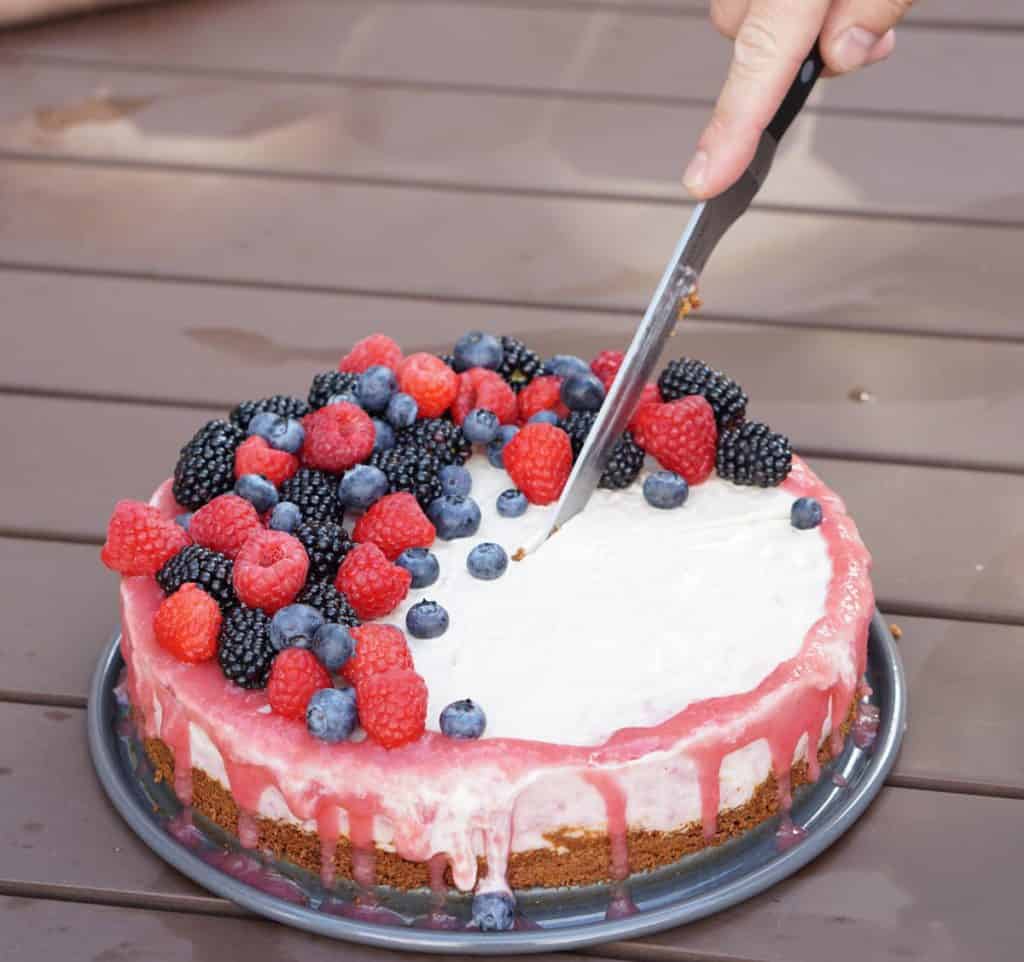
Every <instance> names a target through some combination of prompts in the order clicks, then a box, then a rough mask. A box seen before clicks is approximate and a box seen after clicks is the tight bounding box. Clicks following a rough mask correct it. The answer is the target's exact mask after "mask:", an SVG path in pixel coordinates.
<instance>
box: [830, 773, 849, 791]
mask: <svg viewBox="0 0 1024 962" xmlns="http://www.w3.org/2000/svg"><path fill="white" fill-rule="evenodd" d="M832 784H833V785H838V786H839V787H840V788H849V787H850V783H849V782H848V781H847V780H846V776H845V775H844V774H843V773H842V772H833V773H832Z"/></svg>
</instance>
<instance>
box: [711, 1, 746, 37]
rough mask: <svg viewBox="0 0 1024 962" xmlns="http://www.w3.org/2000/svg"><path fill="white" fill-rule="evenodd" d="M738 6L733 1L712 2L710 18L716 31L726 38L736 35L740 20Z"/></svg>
mask: <svg viewBox="0 0 1024 962" xmlns="http://www.w3.org/2000/svg"><path fill="white" fill-rule="evenodd" d="M736 8H737V4H736V3H735V2H733V0H711V10H710V17H711V23H712V24H713V25H714V27H715V29H716V30H717V31H718V32H719V33H720V34H723V35H724V36H726V37H734V36H735V35H736V25H737V22H738V20H739V17H738V15H737V9H736Z"/></svg>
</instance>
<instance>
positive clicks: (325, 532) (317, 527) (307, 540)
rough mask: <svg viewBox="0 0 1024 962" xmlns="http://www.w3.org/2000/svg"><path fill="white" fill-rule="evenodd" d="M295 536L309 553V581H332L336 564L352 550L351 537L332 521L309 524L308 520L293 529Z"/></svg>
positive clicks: (336, 570)
mask: <svg viewBox="0 0 1024 962" xmlns="http://www.w3.org/2000/svg"><path fill="white" fill-rule="evenodd" d="M295 537H296V538H298V539H299V541H301V542H302V546H303V547H304V548H305V549H306V554H307V555H309V578H310V580H311V581H333V580H334V578H335V577H336V575H337V574H338V565H340V564H341V562H342V559H343V558H344V557H345V555H347V554H348V553H349V551H351V550H352V539H351V538H350V537H349V536H348V532H347V531H346V530H345V529H344V528H343V527H342V526H341V525H340V524H335V523H334V522H332V521H327V522H325V523H323V524H310V523H309V522H308V521H307V522H305V523H304V524H301V525H299V527H298V528H296V529H295Z"/></svg>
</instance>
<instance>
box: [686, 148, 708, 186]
mask: <svg viewBox="0 0 1024 962" xmlns="http://www.w3.org/2000/svg"><path fill="white" fill-rule="evenodd" d="M707 179H708V152H707V151H706V150H698V151H697V153H695V154H694V155H693V159H692V160H691V161H690V164H689V166H688V167H687V168H686V173H685V174H683V184H684V186H685V187H686V189H687V190H688V191H689V192H690V193H691V194H700V193H701V192H702V191H703V190H704V185H705V184H706V183H707Z"/></svg>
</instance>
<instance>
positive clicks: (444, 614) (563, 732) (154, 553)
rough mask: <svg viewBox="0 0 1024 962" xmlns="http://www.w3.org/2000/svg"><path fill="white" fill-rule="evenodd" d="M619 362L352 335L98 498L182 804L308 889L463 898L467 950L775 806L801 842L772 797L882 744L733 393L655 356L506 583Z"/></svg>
mask: <svg viewBox="0 0 1024 962" xmlns="http://www.w3.org/2000/svg"><path fill="white" fill-rule="evenodd" d="M621 362H622V355H621V353H620V352H616V351H603V352H601V353H600V354H599V355H598V356H597V357H595V358H594V359H593V361H592V362H590V363H588V362H586V361H585V360H583V359H580V358H577V357H574V356H572V355H557V356H555V357H553V358H551V359H549V360H548V361H546V362H545V361H542V360H541V359H540V357H539V356H538V355H537V354H536V353H535V352H533V351H531V350H530V349H529V348H528V347H527V346H526V345H524V344H523V343H522V342H520V341H518V340H516V339H515V338H512V337H508V336H505V337H497V336H494V335H490V334H487V333H485V332H479V331H476V332H470V333H469V334H467V335H465V336H464V337H462V338H460V339H459V341H458V342H457V343H456V345H455V346H454V349H453V351H452V354H451V355H450V356H447V355H445V356H437V355H433V354H426V353H414V354H410V355H407V356H406V355H404V354H403V352H402V350H401V348H400V346H399V345H397V344H396V343H395V342H394V341H393V340H392V339H391V338H389V337H387V336H386V335H373V336H371V337H368V338H365V339H364V340H362V341H360V342H359V343H357V344H356V345H355V346H354V347H353V348H352V350H351V351H349V352H348V353H347V354H346V355H345V356H344V357H343V358H342V359H341V361H340V362H339V367H338V370H337V371H327V372H323V373H320V374H317V375H315V376H314V377H313V380H312V383H311V386H310V390H309V393H308V397H307V398H305V399H304V398H300V397H290V396H286V395H272V396H268V397H266V398H264V399H262V400H253V401H243V402H241V403H240V404H239V405H238V406H237V407H236V408H235V409H234V410H233V411H232V412H231V414H230V416H229V418H228V419H227V420H215V421H211V422H209V423H208V424H207V425H205V426H203V427H201V428H200V429H199V430H198V431H197V433H196V435H195V436H194V437H193V438H192V439H191V440H189V441H188V442H187V443H186V444H185V445H184V447H183V448H182V449H181V451H180V453H179V456H178V460H177V464H176V466H175V469H174V472H173V478H172V479H171V480H169V481H168V482H166V483H165V484H164V485H162V486H161V487H160V488H159V489H158V491H157V492H156V493H155V494H154V496H153V499H152V501H151V502H150V504H149V505H143V504H139V503H133V502H121V503H120V504H119V505H118V508H117V510H116V511H115V514H114V517H113V518H112V520H111V525H110V529H109V532H108V538H107V542H106V544H105V546H104V549H103V560H104V562H105V563H106V564H107V565H108V567H111V568H112V569H113V570H115V571H118V572H119V573H120V574H121V575H122V584H121V596H122V608H123V629H124V636H123V640H122V645H121V650H122V653H123V656H124V659H125V661H126V663H127V666H128V675H127V682H126V688H125V690H126V692H127V694H128V697H129V700H130V703H131V705H132V708H133V711H134V712H135V717H136V719H137V721H138V724H139V726H140V737H141V740H142V743H143V744H144V746H145V751H146V752H147V753H148V755H149V757H150V760H151V761H152V763H153V765H154V766H155V768H156V773H157V777H159V778H162V779H164V780H166V782H167V784H169V785H172V786H173V787H174V790H175V792H176V793H177V796H178V798H179V800H180V802H181V803H182V804H184V805H190V806H192V808H194V810H195V811H196V812H197V813H199V814H201V815H202V816H204V817H206V818H207V819H209V820H211V821H212V822H214V823H216V824H217V825H219V826H220V827H221V829H223V830H224V831H226V832H227V833H229V834H230V835H233V836H236V837H238V838H241V839H242V841H243V843H244V844H245V847H247V848H254V847H259V848H260V849H263V850H266V851H268V852H270V853H272V854H273V855H274V856H276V857H277V858H280V859H283V860H285V861H286V862H292V863H294V864H295V865H296V866H298V868H300V869H303V870H306V871H309V872H314V873H318V874H319V875H320V877H321V882H322V885H323V886H324V887H325V888H327V889H330V888H332V887H334V886H336V885H339V884H351V883H352V882H354V883H356V884H357V885H359V886H362V887H363V888H364V889H367V890H370V889H373V888H374V887H375V886H377V885H385V886H388V887H390V888H394V889H417V888H419V887H422V886H426V885H427V884H428V882H430V880H431V879H433V881H434V883H435V890H436V889H438V888H439V887H440V883H439V881H438V880H439V879H442V880H443V882H444V886H445V887H446V888H448V887H451V888H452V889H453V890H460V891H463V892H466V893H473V892H475V895H474V896H473V903H472V906H471V911H470V916H471V917H473V918H475V919H476V922H475V924H476V926H477V928H478V929H479V930H481V931H488V930H495V931H503V930H506V929H509V928H511V927H512V926H514V925H517V924H520V923H517V921H516V919H517V918H519V919H520V922H521V916H519V915H517V913H516V898H515V894H516V893H521V892H523V891H526V890H530V889H535V888H541V889H543V888H545V887H549V888H557V887H564V886H587V885H592V884H595V883H604V882H607V881H621V880H624V879H626V878H627V877H629V876H630V875H631V874H634V873H636V872H638V871H639V872H643V871H652V870H656V869H657V868H658V867H659V866H665V865H671V864H675V863H677V862H678V860H679V859H680V858H681V857H683V856H685V855H687V854H690V853H695V852H699V851H701V850H704V849H711V848H713V847H715V846H720V845H722V844H723V843H725V842H727V841H729V840H737V839H741V838H743V837H745V836H747V835H750V834H752V833H754V832H755V831H756V830H757V829H758V826H760V825H761V824H762V823H765V822H766V821H767V820H769V819H771V817H772V816H773V815H774V814H776V813H779V812H781V813H782V814H783V815H784V816H785V821H784V823H783V826H782V830H781V835H780V839H783V840H784V841H785V843H786V844H787V845H788V844H792V843H793V842H794V841H799V840H800V839H801V838H802V837H803V836H802V834H801V833H802V829H798V828H796V827H794V823H793V822H792V821H790V820H789V819H790V816H789V814H788V813H789V809H790V806H791V804H792V792H791V786H793V787H796V786H799V785H802V784H806V783H811V782H816V781H817V780H818V778H819V773H820V766H821V765H822V764H823V763H825V762H828V761H829V760H830V759H834V758H836V757H838V756H839V755H840V754H841V753H842V752H843V749H844V744H845V739H846V734H847V731H848V728H849V725H850V722H851V720H853V724H854V731H855V740H856V741H857V744H858V745H862V746H863V747H867V746H868V744H869V741H868V739H869V735H870V731H871V728H872V724H875V727H876V728H877V724H876V723H877V717H876V718H875V719H874V720H872V718H871V717H869V716H870V712H869V710H868V709H869V708H870V707H871V706H870V705H867V707H865V705H866V703H864V704H862V703H861V700H860V699H859V698H858V695H857V691H858V684H859V681H860V678H861V676H862V675H863V673H864V670H865V664H866V650H867V639H868V627H869V623H870V621H871V617H872V614H873V610H874V602H873V594H872V589H871V583H870V580H869V578H868V570H869V566H870V559H869V555H868V553H867V551H866V549H865V548H864V546H863V545H862V544H861V542H860V540H859V537H858V535H857V530H856V527H855V525H854V523H853V521H852V519H851V518H850V517H849V515H848V514H847V513H846V510H845V507H844V505H843V503H842V501H841V500H840V498H839V497H838V496H837V495H836V494H835V493H834V492H832V491H830V490H829V489H828V488H827V487H826V486H825V485H824V483H823V482H822V481H820V480H819V479H818V478H817V477H816V476H815V475H814V474H813V473H812V472H811V470H810V469H809V468H808V467H807V465H806V464H804V462H802V461H801V460H800V459H799V458H798V457H797V456H795V455H794V454H793V452H792V450H791V447H790V444H789V441H788V439H786V438H785V437H784V436H783V435H781V434H778V433H776V432H773V431H772V430H771V429H770V428H769V427H768V426H767V425H764V424H761V423H758V422H756V421H753V420H748V418H747V410H748V407H750V406H751V401H750V399H749V398H748V397H747V395H746V394H745V392H744V391H743V390H742V388H741V387H740V386H739V385H738V384H736V383H735V382H734V381H732V380H731V379H730V378H728V377H727V376H726V375H724V374H722V373H721V372H718V371H715V370H713V369H711V368H709V367H708V366H707V365H705V364H703V363H702V362H700V361H696V360H692V359H686V358H682V359H679V360H677V361H673V362H671V363H670V364H669V365H668V366H667V367H666V369H665V370H664V371H663V372H662V373H661V376H660V377H659V379H658V382H657V383H656V384H650V385H648V387H647V389H646V390H645V392H644V395H643V397H642V398H641V400H640V403H639V404H638V406H637V409H636V411H635V412H634V414H633V417H632V420H631V422H630V424H629V427H628V429H627V430H626V431H625V432H624V433H623V435H622V437H621V438H620V440H619V442H618V444H617V446H616V448H615V450H614V452H613V454H612V457H611V460H610V462H609V464H608V466H607V468H606V470H605V472H604V475H603V476H602V478H601V482H600V488H599V490H598V492H596V494H595V496H594V498H593V500H592V502H591V504H590V505H589V506H588V509H587V510H586V511H585V512H583V513H582V514H581V515H579V516H577V517H576V518H574V519H573V520H572V521H571V522H569V523H568V524H567V525H565V526H563V529H562V530H560V532H559V534H558V537H557V538H554V539H552V540H551V541H550V542H549V544H547V545H545V546H544V548H543V550H542V551H540V552H538V553H537V554H536V555H535V556H531V557H530V558H528V559H524V560H522V561H521V562H520V563H518V564H515V565H510V564H509V559H510V558H511V559H513V560H517V550H516V549H517V548H518V547H519V546H520V545H521V544H523V543H526V542H527V541H528V540H529V534H530V532H531V531H535V530H538V529H539V528H541V527H542V526H543V525H544V523H545V520H546V517H547V512H548V511H550V510H551V506H552V505H553V504H554V503H555V502H556V501H557V499H558V497H559V495H560V493H561V491H562V488H563V487H564V485H565V483H566V480H567V478H568V476H569V474H570V472H571V470H572V465H573V462H574V460H575V459H576V458H577V457H578V456H579V453H580V450H581V449H582V446H583V444H584V442H585V440H586V437H587V434H588V432H589V431H590V430H591V428H592V425H593V423H594V420H595V418H596V411H597V409H598V408H599V407H600V406H601V404H602V402H603V399H604V395H605V392H606V391H607V390H608V388H609V387H610V386H611V383H612V381H613V380H614V378H615V376H616V373H617V371H618V367H619V365H620V364H621ZM176 519H177V520H176ZM737 590H740V591H742V592H743V595H744V597H745V604H744V605H743V606H737V605H735V604H734V603H733V602H732V601H730V599H734V598H735V592H736V591H737ZM566 598H571V599H573V602H572V604H571V605H567V604H566V603H565V599H566ZM684 615H685V617H684ZM511 652H514V653H515V657H509V655H510V653H511ZM524 691H529V692H531V697H530V698H529V699H524V698H523V697H522V692H524ZM823 781H824V780H823Z"/></svg>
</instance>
